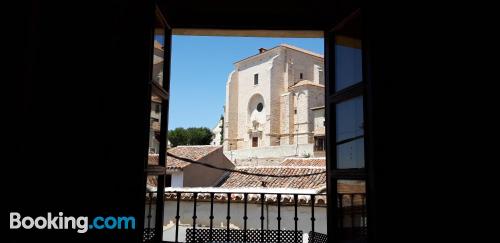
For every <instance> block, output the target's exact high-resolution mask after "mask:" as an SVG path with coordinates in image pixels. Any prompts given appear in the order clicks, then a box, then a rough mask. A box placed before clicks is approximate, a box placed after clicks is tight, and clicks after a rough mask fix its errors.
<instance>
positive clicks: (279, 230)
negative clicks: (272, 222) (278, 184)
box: [276, 194, 281, 242]
mask: <svg viewBox="0 0 500 243" xmlns="http://www.w3.org/2000/svg"><path fill="white" fill-rule="evenodd" d="M276 197H277V200H278V218H276V219H277V220H278V242H281V194H276Z"/></svg>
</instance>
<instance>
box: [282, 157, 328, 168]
mask: <svg viewBox="0 0 500 243" xmlns="http://www.w3.org/2000/svg"><path fill="white" fill-rule="evenodd" d="M281 166H319V167H326V159H325V158H286V159H285V160H283V162H281Z"/></svg>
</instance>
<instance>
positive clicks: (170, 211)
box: [146, 201, 327, 241]
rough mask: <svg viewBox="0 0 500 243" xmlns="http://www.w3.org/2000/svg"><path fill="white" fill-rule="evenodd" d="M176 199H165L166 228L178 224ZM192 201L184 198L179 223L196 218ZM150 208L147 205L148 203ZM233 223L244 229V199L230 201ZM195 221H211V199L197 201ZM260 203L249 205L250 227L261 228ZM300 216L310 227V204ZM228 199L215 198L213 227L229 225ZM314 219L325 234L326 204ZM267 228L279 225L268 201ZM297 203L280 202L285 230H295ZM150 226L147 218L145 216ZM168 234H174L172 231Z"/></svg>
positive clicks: (301, 208) (299, 211)
mask: <svg viewBox="0 0 500 243" xmlns="http://www.w3.org/2000/svg"><path fill="white" fill-rule="evenodd" d="M176 207H177V205H176V201H165V209H164V212H165V214H164V225H165V226H167V225H168V226H167V227H164V229H167V228H169V227H175V215H176ZM193 207H194V204H193V201H181V203H180V207H179V216H180V224H184V225H192V222H193V218H192V217H193ZM146 210H148V207H146ZM230 214H231V215H230V216H231V221H230V224H231V225H230V227H231V228H233V229H243V215H244V204H243V203H241V202H231V209H230ZM152 215H155V208H154V207H153V208H152ZM196 215H197V219H196V223H197V225H198V226H209V225H210V219H209V217H210V202H198V203H197V204H196ZM260 215H261V205H260V204H254V203H249V204H248V206H247V216H248V221H247V227H248V229H260V226H261V221H260ZM297 215H298V216H297V217H298V218H299V220H298V222H297V225H298V230H302V231H303V232H304V233H308V232H309V231H311V207H310V206H299V207H298V208H297ZM226 216H227V203H223V202H214V227H217V228H226V226H227V219H226ZM314 216H315V218H316V221H315V231H316V232H320V233H324V234H326V230H327V217H326V216H327V215H326V207H324V206H321V207H315V208H314ZM264 217H265V220H264V228H265V229H270V230H273V229H277V228H278V221H277V217H278V208H277V206H276V205H271V204H268V205H265V206H264ZM294 217H295V212H294V207H293V206H281V218H282V219H281V229H282V230H294V227H295V223H294V222H295V221H294V220H293V218H294ZM146 226H147V220H146ZM151 227H154V218H153V220H152V222H151ZM169 236H173V235H172V234H169ZM163 240H165V241H174V239H173V238H172V239H165V238H164V239H163Z"/></svg>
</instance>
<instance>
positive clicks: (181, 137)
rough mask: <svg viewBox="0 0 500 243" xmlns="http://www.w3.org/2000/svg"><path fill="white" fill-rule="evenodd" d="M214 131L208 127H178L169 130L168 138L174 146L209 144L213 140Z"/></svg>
mask: <svg viewBox="0 0 500 243" xmlns="http://www.w3.org/2000/svg"><path fill="white" fill-rule="evenodd" d="M212 136H213V134H212V131H210V129H208V128H206V127H190V128H187V129H185V128H182V127H178V128H176V129H174V130H170V131H168V140H169V141H170V143H171V144H172V147H177V146H179V145H209V144H210V142H211V141H212Z"/></svg>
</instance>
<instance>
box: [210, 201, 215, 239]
mask: <svg viewBox="0 0 500 243" xmlns="http://www.w3.org/2000/svg"><path fill="white" fill-rule="evenodd" d="M213 229H214V193H213V192H211V193H210V231H209V237H210V242H212V241H213V238H214V232H213V231H214V230H213Z"/></svg>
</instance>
